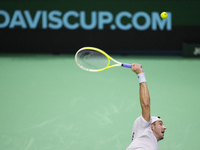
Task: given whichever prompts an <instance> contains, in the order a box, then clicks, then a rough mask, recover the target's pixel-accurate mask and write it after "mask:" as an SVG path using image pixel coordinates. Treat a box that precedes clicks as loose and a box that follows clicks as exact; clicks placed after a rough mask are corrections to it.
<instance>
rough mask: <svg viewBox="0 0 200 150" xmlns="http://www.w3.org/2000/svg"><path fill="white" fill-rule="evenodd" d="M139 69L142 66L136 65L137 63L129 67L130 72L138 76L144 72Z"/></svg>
mask: <svg viewBox="0 0 200 150" xmlns="http://www.w3.org/2000/svg"><path fill="white" fill-rule="evenodd" d="M141 67H142V65H141V64H137V63H134V64H132V65H131V69H132V71H133V72H135V73H136V74H140V73H142V72H144V71H143V69H142V68H141Z"/></svg>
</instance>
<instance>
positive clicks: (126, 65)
mask: <svg viewBox="0 0 200 150" xmlns="http://www.w3.org/2000/svg"><path fill="white" fill-rule="evenodd" d="M122 67H126V68H131V64H126V63H123V64H122ZM141 68H142V66H141Z"/></svg>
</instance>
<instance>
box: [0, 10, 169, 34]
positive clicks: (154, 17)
mask: <svg viewBox="0 0 200 150" xmlns="http://www.w3.org/2000/svg"><path fill="white" fill-rule="evenodd" d="M167 13H168V17H167V19H162V18H160V14H159V13H158V12H152V13H151V15H149V14H148V13H146V12H144V11H139V12H135V13H134V14H132V13H130V12H128V11H121V12H118V13H117V14H116V15H114V14H113V13H112V12H110V11H92V12H90V13H86V11H80V12H78V11H74V10H70V11H67V12H64V13H63V12H61V11H59V10H53V11H50V12H48V11H46V10H43V11H42V10H38V11H36V12H35V14H34V15H32V13H31V12H30V11H29V10H24V11H22V10H15V11H14V13H13V14H12V15H11V14H9V13H8V12H7V11H5V10H0V29H2V28H9V29H13V28H22V29H36V28H42V29H54V30H58V29H61V28H66V29H68V30H76V29H78V28H82V29H84V30H93V29H98V30H104V29H107V28H108V29H110V30H116V29H119V30H131V29H133V28H134V29H136V30H139V31H144V30H147V29H149V28H150V29H151V30H164V29H166V30H168V31H170V30H172V14H171V12H167ZM140 18H143V20H144V23H142V24H141V23H139V19H140ZM88 20H89V21H88ZM124 20H126V21H124Z"/></svg>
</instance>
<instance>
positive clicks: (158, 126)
mask: <svg viewBox="0 0 200 150" xmlns="http://www.w3.org/2000/svg"><path fill="white" fill-rule="evenodd" d="M166 129H167V128H166V127H165V126H164V124H163V121H162V120H161V119H160V117H151V130H152V131H153V134H154V135H155V137H156V138H157V141H160V140H162V139H163V138H164V132H165V130H166Z"/></svg>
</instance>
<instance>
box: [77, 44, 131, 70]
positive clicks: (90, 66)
mask: <svg viewBox="0 0 200 150" xmlns="http://www.w3.org/2000/svg"><path fill="white" fill-rule="evenodd" d="M111 61H112V62H114V63H115V64H113V65H111ZM75 62H76V64H77V65H78V66H79V67H80V68H81V69H83V70H86V71H90V72H99V71H103V70H106V69H109V68H112V67H117V66H122V67H127V68H131V64H126V63H121V62H119V61H116V60H115V59H113V58H112V57H110V56H109V55H108V54H107V53H106V52H104V51H103V50H101V49H98V48H95V47H83V48H81V49H79V50H78V51H77V52H76V54H75Z"/></svg>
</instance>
